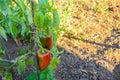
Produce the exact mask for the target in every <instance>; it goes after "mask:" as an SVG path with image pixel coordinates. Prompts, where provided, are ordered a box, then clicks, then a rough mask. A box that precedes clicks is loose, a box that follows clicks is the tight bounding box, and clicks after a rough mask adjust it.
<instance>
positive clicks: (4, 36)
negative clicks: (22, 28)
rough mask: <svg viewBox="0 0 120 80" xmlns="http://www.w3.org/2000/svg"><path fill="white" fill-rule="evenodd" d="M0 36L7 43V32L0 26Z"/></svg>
mask: <svg viewBox="0 0 120 80" xmlns="http://www.w3.org/2000/svg"><path fill="white" fill-rule="evenodd" d="M0 36H2V37H3V38H4V39H5V40H6V41H7V36H6V31H5V30H4V28H3V27H1V26H0Z"/></svg>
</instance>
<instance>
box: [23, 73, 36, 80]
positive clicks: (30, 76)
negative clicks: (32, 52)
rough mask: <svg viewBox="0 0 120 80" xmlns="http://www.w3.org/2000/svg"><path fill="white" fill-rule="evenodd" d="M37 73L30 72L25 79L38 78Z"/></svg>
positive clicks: (33, 79)
mask: <svg viewBox="0 0 120 80" xmlns="http://www.w3.org/2000/svg"><path fill="white" fill-rule="evenodd" d="M36 77H37V76H36V74H34V73H30V74H29V75H28V76H27V77H26V78H25V79H24V80H36Z"/></svg>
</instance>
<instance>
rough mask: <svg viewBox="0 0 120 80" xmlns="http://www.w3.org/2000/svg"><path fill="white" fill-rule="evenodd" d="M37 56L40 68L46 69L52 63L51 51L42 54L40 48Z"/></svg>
mask: <svg viewBox="0 0 120 80" xmlns="http://www.w3.org/2000/svg"><path fill="white" fill-rule="evenodd" d="M37 58H38V64H39V69H40V70H44V69H45V68H46V67H47V66H48V65H49V64H50V59H51V54H50V53H49V52H46V53H44V54H41V53H40V51H39V50H38V52H37Z"/></svg>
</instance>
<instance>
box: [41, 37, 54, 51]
mask: <svg viewBox="0 0 120 80" xmlns="http://www.w3.org/2000/svg"><path fill="white" fill-rule="evenodd" d="M40 42H41V44H42V46H43V48H45V49H48V50H50V49H51V48H52V35H50V36H48V37H46V36H45V37H41V38H40Z"/></svg>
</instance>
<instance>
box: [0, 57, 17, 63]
mask: <svg viewBox="0 0 120 80" xmlns="http://www.w3.org/2000/svg"><path fill="white" fill-rule="evenodd" d="M0 61H3V62H8V63H15V60H7V59H1V58H0Z"/></svg>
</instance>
